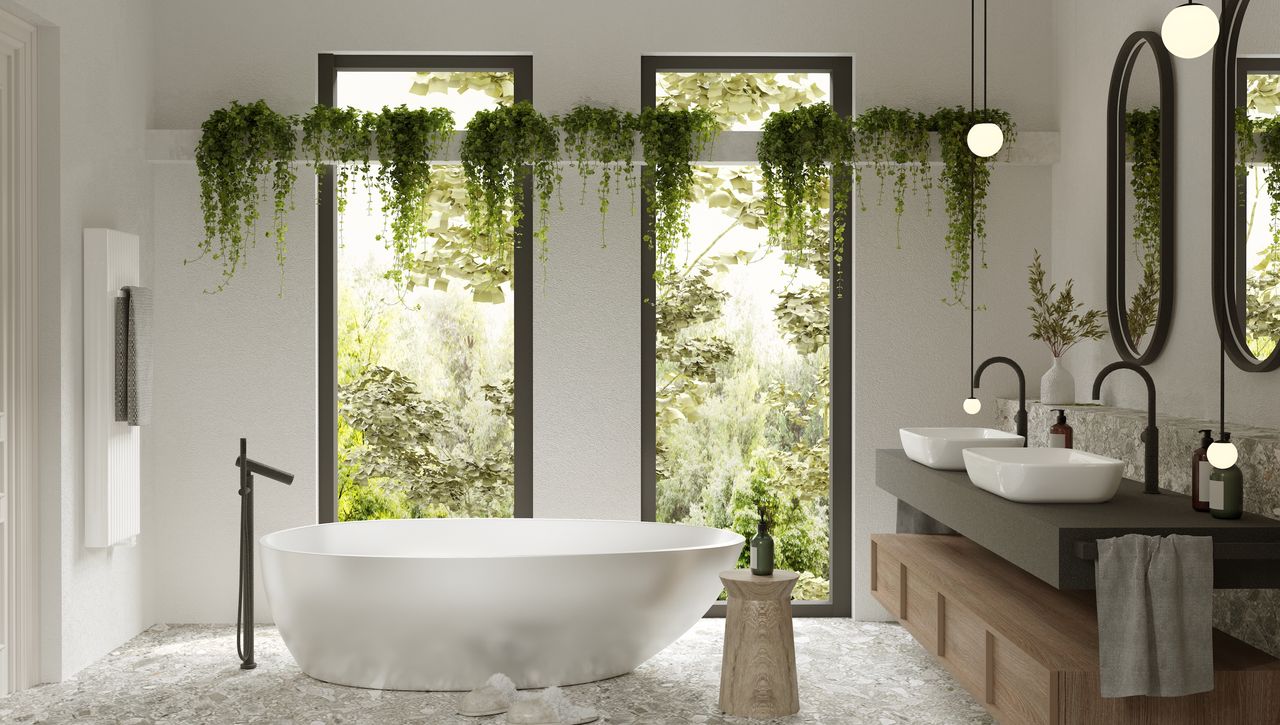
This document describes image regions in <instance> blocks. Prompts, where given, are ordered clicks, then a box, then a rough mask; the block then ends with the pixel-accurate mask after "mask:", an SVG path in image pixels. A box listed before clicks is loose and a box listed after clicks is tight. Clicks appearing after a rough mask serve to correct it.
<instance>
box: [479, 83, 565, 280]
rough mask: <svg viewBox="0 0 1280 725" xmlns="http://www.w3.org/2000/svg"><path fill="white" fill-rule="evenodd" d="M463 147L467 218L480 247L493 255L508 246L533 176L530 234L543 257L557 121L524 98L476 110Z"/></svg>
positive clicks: (554, 180) (554, 182)
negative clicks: (534, 208) (534, 222)
mask: <svg viewBox="0 0 1280 725" xmlns="http://www.w3.org/2000/svg"><path fill="white" fill-rule="evenodd" d="M461 151H462V169H463V173H464V174H465V175H466V179H467V194H468V196H469V199H468V202H467V219H468V221H469V222H470V224H471V226H472V228H473V229H474V230H476V242H477V244H478V245H479V246H480V251H481V252H482V253H484V254H490V255H492V254H496V253H497V252H498V251H499V250H500V249H501V248H502V247H504V246H505V245H506V239H507V235H508V230H509V229H511V228H512V227H514V228H515V229H517V230H518V229H519V228H520V221H521V219H522V217H523V213H524V212H523V207H522V205H521V204H520V203H519V198H520V195H521V193H522V189H523V184H524V181H525V179H527V178H529V177H530V176H531V175H532V177H533V178H534V179H535V180H536V181H537V189H538V227H537V229H536V230H534V237H536V238H537V239H538V241H539V242H540V243H541V250H542V251H541V253H542V256H543V259H544V260H545V258H546V248H547V225H548V221H547V217H548V215H549V214H550V206H551V195H552V193H553V192H554V191H555V189H556V188H557V187H558V186H559V183H560V170H559V168H558V166H557V161H558V160H559V153H560V137H559V134H558V133H557V132H556V127H555V125H554V124H553V123H552V122H551V120H550V119H548V118H547V117H545V116H543V115H542V114H541V113H538V111H537V110H536V109H535V108H534V107H533V104H531V103H529V102H528V101H521V102H519V103H516V104H513V105H510V106H500V107H498V108H495V109H493V110H488V111H479V112H477V113H476V115H475V116H474V117H473V118H472V119H471V121H470V122H469V123H468V124H467V135H466V138H464V139H463V142H462V150H461ZM520 241H522V240H517V242H518V243H519V242H520Z"/></svg>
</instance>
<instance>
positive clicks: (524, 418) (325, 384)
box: [316, 53, 534, 523]
mask: <svg viewBox="0 0 1280 725" xmlns="http://www.w3.org/2000/svg"><path fill="white" fill-rule="evenodd" d="M350 71H373V72H378V71H383V72H385V71H510V72H511V73H513V74H514V76H515V78H514V81H515V88H514V91H515V94H514V95H515V100H516V102H520V101H529V102H533V56H531V55H432V54H423V55H416V54H410V55H377V54H372V55H369V54H345V53H342V54H339V53H321V54H319V72H318V76H317V77H318V90H317V101H318V102H319V103H321V104H324V105H329V106H332V105H333V103H334V95H335V90H336V85H337V80H338V73H340V72H350ZM319 176H320V178H318V179H317V182H318V183H319V184H320V187H319V189H318V194H319V199H318V201H319V204H318V206H319V210H318V219H317V234H316V243H317V247H318V249H317V255H316V257H317V259H316V275H317V280H316V309H317V310H318V312H317V323H318V324H317V335H318V338H319V340H318V345H317V347H318V360H319V372H318V375H317V377H318V379H319V399H318V404H319V408H320V414H319V443H318V446H317V448H318V455H319V466H318V469H317V470H318V472H319V474H318V475H319V482H318V486H319V501H318V506H317V516H316V518H317V520H318V521H319V522H320V523H330V522H333V521H337V520H338V518H337V515H338V355H337V353H338V264H337V260H338V239H337V233H336V230H337V204H336V203H335V199H334V195H333V167H332V165H325V166H324V168H323V170H322V171H321V173H320V174H319ZM523 206H524V217H523V219H522V220H521V222H520V226H519V227H518V228H517V229H516V234H515V253H514V260H513V263H514V269H513V272H512V288H513V293H514V296H515V322H514V324H515V330H514V356H515V360H514V363H515V365H514V378H515V399H514V404H515V434H514V437H513V447H514V451H513V458H514V464H515V474H514V475H515V481H514V483H515V501H514V511H513V515H514V516H515V517H516V518H530V517H532V516H533V285H532V279H533V274H532V273H533V246H534V245H533V241H532V240H533V223H532V220H533V185H532V183H531V181H528V180H526V182H525V184H524V198H523Z"/></svg>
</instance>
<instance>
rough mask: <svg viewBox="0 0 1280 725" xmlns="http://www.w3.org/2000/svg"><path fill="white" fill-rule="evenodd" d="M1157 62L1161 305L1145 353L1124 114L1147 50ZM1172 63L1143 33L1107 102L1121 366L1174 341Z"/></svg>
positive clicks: (1110, 308) (1120, 65) (1118, 67)
mask: <svg viewBox="0 0 1280 725" xmlns="http://www.w3.org/2000/svg"><path fill="white" fill-rule="evenodd" d="M1148 48H1149V49H1150V50H1151V54H1152V56H1153V57H1154V58H1155V61H1156V74H1157V76H1158V77H1159V81H1160V302H1159V305H1158V307H1157V308H1156V321H1155V325H1154V328H1153V329H1152V330H1151V336H1150V338H1149V339H1148V341H1147V344H1146V348H1145V349H1143V350H1139V349H1138V346H1137V345H1135V344H1134V342H1133V340H1132V339H1130V336H1129V324H1128V309H1129V307H1128V299H1127V297H1126V292H1125V261H1126V257H1127V237H1128V223H1127V219H1126V216H1125V208H1126V204H1125V199H1126V194H1128V185H1127V184H1126V183H1125V178H1126V176H1127V175H1126V173H1125V165H1124V164H1125V133H1126V128H1125V127H1126V121H1125V109H1126V103H1125V101H1126V99H1127V97H1128V94H1129V79H1130V76H1131V74H1132V72H1133V66H1134V63H1135V62H1137V60H1138V58H1139V57H1140V55H1141V54H1142V52H1143V50H1144V49H1148ZM1175 99H1176V97H1175V91H1174V84H1173V62H1172V60H1171V59H1170V57H1169V51H1168V50H1166V49H1165V47H1164V43H1163V42H1161V40H1160V35H1159V34H1158V33H1153V32H1151V31H1147V30H1141V31H1138V32H1135V33H1133V34H1131V35H1130V36H1129V37H1128V38H1127V39H1125V41H1124V45H1122V46H1120V53H1119V54H1118V55H1117V56H1116V64H1115V67H1114V69H1113V70H1112V71H1111V90H1110V92H1109V94H1108V96H1107V324H1108V325H1109V326H1110V328H1111V341H1112V342H1113V343H1114V344H1115V347H1116V352H1117V353H1118V354H1119V355H1120V358H1121V359H1122V360H1127V361H1128V362H1131V363H1135V364H1137V365H1147V364H1149V363H1151V362H1152V361H1153V360H1155V359H1156V358H1157V357H1159V355H1160V352H1161V351H1162V350H1164V346H1165V342H1167V341H1168V339H1169V326H1170V324H1171V323H1172V321H1173V306H1174V284H1175V279H1176V277H1175V274H1174V271H1175V267H1174V259H1175V254H1176V251H1175V247H1176V246H1177V245H1176V234H1175V221H1174V204H1175V199H1176V196H1175V193H1176V178H1177V166H1176V163H1177V149H1176V145H1177V142H1176V128H1177V123H1176V118H1175V117H1176V114H1177V107H1176V105H1175Z"/></svg>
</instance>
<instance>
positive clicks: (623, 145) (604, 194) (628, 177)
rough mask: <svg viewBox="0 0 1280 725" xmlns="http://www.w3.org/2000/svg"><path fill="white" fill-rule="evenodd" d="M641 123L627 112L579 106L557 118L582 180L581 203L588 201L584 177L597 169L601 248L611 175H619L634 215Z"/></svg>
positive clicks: (611, 191)
mask: <svg viewBox="0 0 1280 725" xmlns="http://www.w3.org/2000/svg"><path fill="white" fill-rule="evenodd" d="M639 123H640V120H639V118H638V117H637V116H636V114H634V113H631V112H630V111H622V110H619V109H617V108H596V107H594V106H587V105H579V106H574V108H573V110H571V111H569V112H568V113H566V114H565V115H563V116H558V117H557V118H556V125H558V126H559V127H560V130H561V131H562V132H563V133H564V147H565V150H566V151H567V152H568V153H569V155H570V158H571V159H572V160H573V164H574V167H575V168H576V169H577V170H578V174H579V175H580V176H581V177H582V192H581V203H585V202H586V198H587V177H589V176H592V175H593V174H595V172H596V167H597V166H599V167H600V180H599V181H598V182H597V183H596V195H597V197H598V198H599V201H600V245H601V246H604V234H605V221H606V219H607V217H608V215H609V197H610V196H611V195H612V193H613V189H614V186H613V181H614V176H615V175H618V176H621V178H622V182H623V184H624V185H625V186H626V188H627V189H628V190H629V191H630V192H631V210H632V213H635V206H636V202H635V198H636V175H635V163H634V159H635V146H636V132H637V131H638V130H639Z"/></svg>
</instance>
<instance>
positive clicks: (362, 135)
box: [301, 105, 373, 219]
mask: <svg viewBox="0 0 1280 725" xmlns="http://www.w3.org/2000/svg"><path fill="white" fill-rule="evenodd" d="M371 123H372V121H371V120H370V119H369V118H368V116H367V115H366V114H365V113H364V112H362V111H359V110H357V109H354V108H335V107H333V106H325V105H316V106H315V107H313V108H312V109H311V110H310V111H309V112H308V113H307V115H305V116H303V117H302V121H301V125H302V147H303V148H304V149H305V150H306V151H307V155H308V157H309V159H308V160H309V161H310V162H311V166H312V168H313V169H317V170H318V169H319V167H320V164H323V163H326V162H331V163H333V165H334V184H333V186H334V197H335V199H336V201H337V207H338V218H339V219H341V218H342V212H344V211H345V210H346V208H347V194H348V193H349V192H350V190H351V182H352V177H353V174H358V175H359V177H360V178H361V179H363V180H364V181H365V182H366V183H368V181H369V178H370V168H371V165H370V162H369V151H370V148H371V147H372V146H373V131H372V129H371V127H370V126H371Z"/></svg>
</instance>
